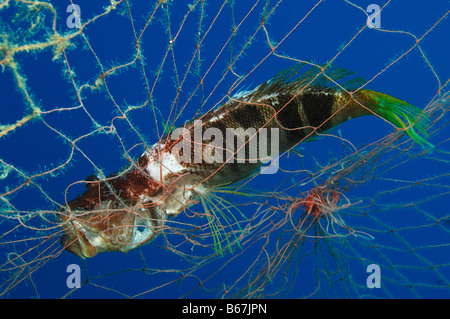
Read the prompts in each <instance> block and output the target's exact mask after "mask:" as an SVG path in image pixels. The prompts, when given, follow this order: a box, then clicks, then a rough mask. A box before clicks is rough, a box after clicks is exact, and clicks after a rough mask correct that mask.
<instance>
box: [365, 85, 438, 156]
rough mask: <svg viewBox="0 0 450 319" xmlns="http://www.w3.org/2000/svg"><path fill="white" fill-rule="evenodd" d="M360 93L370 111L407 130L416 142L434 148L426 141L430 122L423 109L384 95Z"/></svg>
mask: <svg viewBox="0 0 450 319" xmlns="http://www.w3.org/2000/svg"><path fill="white" fill-rule="evenodd" d="M359 93H360V94H362V95H363V96H364V100H365V101H367V102H368V103H366V104H364V105H366V106H367V107H368V108H369V109H370V110H372V111H373V112H375V113H376V114H378V115H379V116H381V117H382V118H384V119H385V120H387V121H389V122H390V123H392V124H393V125H395V126H396V127H398V128H403V129H405V131H406V134H408V135H409V136H410V137H411V139H412V140H413V141H414V142H416V143H418V144H420V145H422V146H426V147H429V148H433V145H432V144H431V143H430V142H428V141H427V140H426V138H427V137H428V133H427V131H426V127H427V126H428V124H429V122H430V120H429V118H428V116H427V115H426V114H425V113H424V112H423V111H422V110H421V109H419V108H417V107H415V106H413V105H411V104H408V103H406V102H404V101H402V100H399V99H397V98H395V97H392V96H390V95H387V94H384V93H380V92H376V91H371V90H361V91H360V92H359Z"/></svg>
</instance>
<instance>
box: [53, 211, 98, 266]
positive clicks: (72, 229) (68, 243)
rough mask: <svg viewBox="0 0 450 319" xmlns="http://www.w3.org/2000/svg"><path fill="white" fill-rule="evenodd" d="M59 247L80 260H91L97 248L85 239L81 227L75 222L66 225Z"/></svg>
mask: <svg viewBox="0 0 450 319" xmlns="http://www.w3.org/2000/svg"><path fill="white" fill-rule="evenodd" d="M61 245H62V246H63V248H64V249H66V250H67V251H69V252H71V253H72V254H75V255H77V256H78V257H80V258H81V259H86V258H92V257H94V256H95V255H97V253H98V248H97V247H95V246H93V245H92V244H91V242H90V241H89V240H88V239H87V238H86V236H85V232H84V231H83V227H82V226H81V225H80V223H78V222H77V221H75V220H74V221H71V222H69V223H68V226H67V228H66V230H65V234H64V235H63V236H62V237H61Z"/></svg>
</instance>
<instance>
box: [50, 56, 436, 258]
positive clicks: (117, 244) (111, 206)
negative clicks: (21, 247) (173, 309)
mask: <svg viewBox="0 0 450 319" xmlns="http://www.w3.org/2000/svg"><path fill="white" fill-rule="evenodd" d="M365 86H366V82H365V81H364V80H363V79H361V78H357V77H354V73H353V72H352V71H349V70H346V69H344V68H339V67H335V66H333V65H331V64H325V65H313V64H311V63H297V64H295V65H293V66H292V67H290V68H287V69H284V70H282V71H281V72H279V73H278V74H277V75H275V76H274V77H272V78H271V79H270V80H268V81H266V82H264V83H262V84H260V85H258V86H256V87H255V88H253V89H251V90H245V91H239V92H237V93H236V94H234V95H233V96H231V97H230V98H229V100H228V101H227V102H225V103H224V104H223V105H221V106H220V107H218V108H215V109H213V110H210V111H208V112H206V113H204V114H202V115H200V116H198V117H197V118H195V119H193V120H190V121H187V122H186V123H184V125H182V126H180V127H177V128H175V129H173V130H170V132H167V135H166V136H165V137H164V138H163V139H161V140H160V141H158V142H157V143H155V144H153V145H152V146H151V147H149V148H148V149H147V150H146V151H145V152H144V153H143V154H142V155H141V156H140V157H139V159H138V160H137V161H136V162H135V163H133V164H132V165H130V166H129V167H127V168H125V169H123V170H122V171H120V172H118V173H116V174H112V175H111V176H108V177H107V178H105V179H103V180H100V179H99V178H95V177H94V178H88V179H87V180H86V181H85V183H86V187H87V190H86V191H85V192H84V193H83V194H81V195H80V196H78V197H77V198H75V199H73V200H72V201H70V202H69V203H67V207H66V209H65V210H63V211H60V212H58V213H57V217H58V218H59V220H60V221H61V225H62V226H61V227H62V229H63V233H64V235H63V236H62V239H61V243H62V245H63V247H64V248H65V249H66V250H68V251H70V252H72V253H74V254H76V255H77V256H79V257H81V258H91V257H94V256H95V255H96V254H97V253H99V252H108V251H121V252H128V251H130V250H132V249H135V248H137V247H140V246H142V245H144V244H146V243H148V242H150V241H151V240H153V239H154V238H156V236H157V235H158V234H159V233H160V232H161V230H162V229H163V227H166V226H165V221H167V220H168V219H169V218H173V217H175V216H177V215H178V214H180V213H181V212H183V211H185V210H186V209H187V208H189V207H191V206H192V205H195V204H197V203H198V202H199V201H201V200H203V199H205V198H207V197H208V196H209V194H211V193H212V192H213V191H214V190H215V189H217V188H219V187H224V186H227V185H232V184H234V183H237V182H239V181H242V180H244V179H246V178H248V177H249V176H251V175H252V174H254V172H255V171H257V169H258V168H260V167H261V166H263V165H264V164H266V163H267V162H268V161H269V160H270V159H271V158H274V157H277V156H279V155H280V154H282V153H284V152H286V151H288V150H290V149H291V148H293V147H296V146H297V145H298V144H299V143H303V142H308V141H311V140H314V139H317V137H319V136H320V135H321V134H324V133H325V132H328V131H330V130H332V129H335V128H336V127H337V126H338V125H340V124H342V123H344V122H346V121H348V120H351V119H354V118H357V117H361V116H368V115H374V116H378V117H380V118H381V119H383V120H385V121H387V122H389V123H391V124H392V125H393V126H395V127H396V128H397V129H399V130H403V131H404V132H405V133H406V135H408V136H409V137H410V138H411V139H412V140H413V141H414V142H416V143H417V144H419V145H421V146H422V147H428V148H432V147H433V145H432V144H431V143H430V142H429V141H428V140H427V138H428V135H427V132H426V128H427V126H428V124H429V118H428V117H427V115H426V113H425V112H423V111H422V110H421V109H419V108H417V107H415V106H413V105H411V104H409V103H407V102H405V101H402V100H400V99H397V98H395V97H392V96H390V95H387V94H384V93H381V92H376V91H372V90H369V89H366V88H365ZM203 206H205V205H203Z"/></svg>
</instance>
